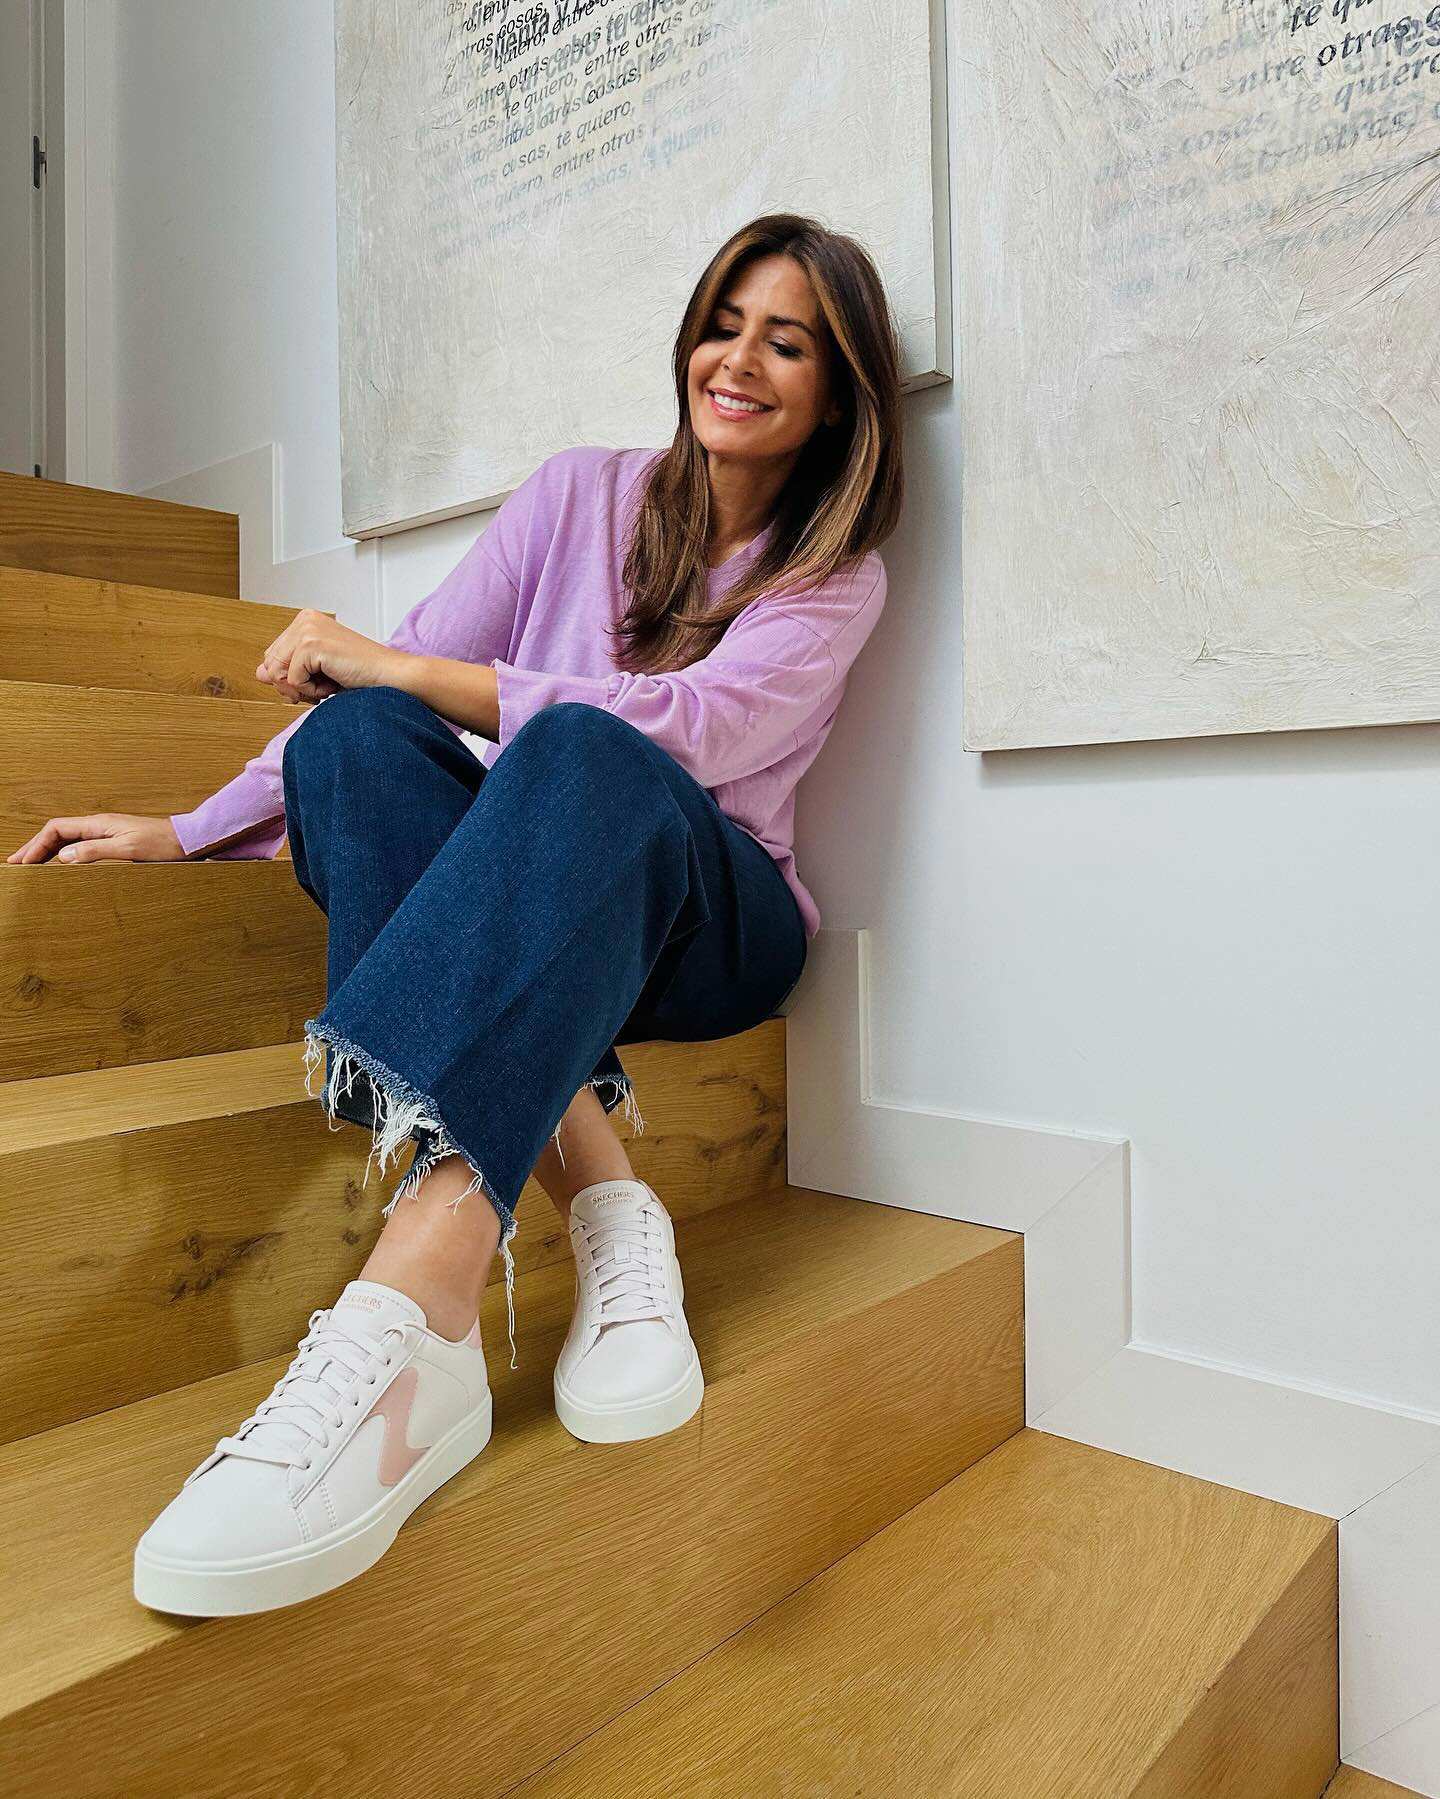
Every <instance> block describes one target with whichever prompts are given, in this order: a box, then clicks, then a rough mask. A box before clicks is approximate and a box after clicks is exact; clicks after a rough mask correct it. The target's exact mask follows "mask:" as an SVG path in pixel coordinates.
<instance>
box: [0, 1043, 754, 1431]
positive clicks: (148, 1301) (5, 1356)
mask: <svg viewBox="0 0 1440 1799" xmlns="http://www.w3.org/2000/svg"><path fill="white" fill-rule="evenodd" d="M784 1034H785V1033H784V1021H783V1019H772V1020H769V1021H767V1022H766V1023H765V1024H763V1025H760V1026H758V1027H757V1028H756V1029H754V1030H752V1031H746V1032H742V1033H740V1034H739V1035H738V1036H735V1037H731V1038H724V1039H720V1040H718V1041H716V1042H712V1043H693V1044H691V1043H685V1044H680V1043H675V1044H671V1043H645V1044H636V1045H631V1046H627V1047H626V1048H625V1050H624V1051H623V1055H624V1058H625V1064H626V1068H627V1071H628V1072H629V1073H630V1075H631V1077H632V1079H633V1080H634V1082H635V1085H636V1091H637V1093H638V1094H639V1095H640V1096H641V1098H642V1101H643V1107H642V1109H643V1111H644V1112H645V1113H647V1114H648V1116H647V1117H646V1129H645V1131H644V1132H643V1133H642V1134H641V1135H639V1136H636V1135H635V1134H634V1133H633V1132H632V1130H631V1128H630V1125H629V1124H628V1122H626V1120H625V1117H624V1114H623V1112H621V1111H616V1112H615V1113H613V1114H612V1115H611V1123H612V1125H614V1127H615V1129H616V1132H617V1134H618V1135H619V1136H620V1138H621V1139H622V1140H623V1141H624V1142H625V1143H626V1145H627V1147H628V1149H629V1152H630V1155H631V1159H632V1161H633V1162H634V1164H635V1167H636V1171H637V1172H638V1173H639V1175H640V1177H641V1178H642V1179H643V1180H648V1181H649V1182H650V1183H651V1185H652V1186H654V1188H655V1189H656V1191H657V1192H658V1193H659V1194H660V1196H661V1198H662V1200H663V1201H664V1203H665V1205H666V1208H667V1210H669V1212H670V1213H671V1216H672V1217H674V1218H677V1219H679V1218H686V1217H691V1216H694V1215H695V1214H697V1213H699V1212H702V1211H707V1210H710V1209H713V1208H714V1207H716V1206H721V1205H727V1204H730V1203H731V1202H733V1201H734V1200H736V1199H737V1198H740V1197H750V1198H759V1197H762V1196H764V1195H766V1194H777V1195H778V1194H780V1193H781V1192H782V1191H783V1188H784V1179H785V1154H784V1124H785V1104H784V1093H785V1084H784V1083H785V1066H784ZM312 1084H313V1086H314V1089H315V1094H316V1096H317V1097H314V1098H311V1097H310V1096H309V1095H307V1093H306V1090H305V1063H304V1044H303V1042H300V1041H295V1042H287V1043H283V1044H276V1045H272V1046H269V1047H266V1048H262V1049H245V1050H237V1051H233V1052H230V1053H225V1054H219V1055H208V1056H207V1055H195V1056H188V1057H185V1058H182V1059H179V1060H176V1061H162V1062H146V1063H141V1064H138V1065H135V1066H132V1067H119V1068H103V1069H95V1070H91V1071H88V1072H85V1073H79V1074H66V1075H55V1076H50V1077H48V1078H42V1079H37V1080H29V1081H11V1082H8V1083H6V1084H3V1085H0V1365H3V1366H4V1367H5V1368H6V1370H7V1372H8V1375H9V1378H8V1379H7V1380H6V1381H5V1382H4V1383H0V1442H9V1441H11V1440H13V1439H14V1438H17V1437H21V1436H25V1435H27V1434H29V1433H31V1432H35V1431H40V1430H49V1429H53V1428H54V1427H56V1426H58V1425H61V1424H66V1423H69V1422H71V1421H73V1420H75V1419H78V1418H84V1417H88V1416H90V1415H92V1414H94V1413H95V1412H99V1411H103V1410H105V1409H106V1408H107V1407H109V1406H116V1405H125V1404H129V1403H131V1402H133V1401H135V1400H138V1399H143V1398H147V1397H149V1396H150V1395H152V1394H155V1393H159V1392H164V1391H168V1390H170V1389H172V1388H175V1387H179V1386H183V1385H185V1384H187V1383H188V1382H191V1381H196V1380H201V1379H204V1378H206V1377H207V1376H210V1375H213V1374H217V1373H221V1372H223V1371H225V1370H227V1369H231V1368H236V1367H239V1366H242V1365H244V1364H245V1363H249V1362H254V1361H258V1360H260V1359H262V1358H264V1357H266V1356H272V1355H277V1354H279V1353H280V1352H281V1351H282V1350H283V1349H285V1348H286V1347H287V1345H288V1346H290V1347H292V1348H293V1345H294V1343H295V1341H296V1339H297V1337H298V1335H299V1332H298V1330H297V1323H298V1321H300V1320H302V1319H303V1318H304V1317H306V1316H308V1314H309V1311H310V1310H311V1309H312V1307H314V1306H315V1305H318V1304H322V1303H328V1299H329V1297H330V1296H333V1294H335V1293H338V1292H339V1290H340V1288H341V1287H342V1286H343V1285H344V1283H345V1282H346V1281H347V1280H349V1279H350V1278H351V1277H352V1276H353V1275H356V1274H358V1273H359V1272H360V1269H361V1268H362V1267H363V1265H364V1262H365V1259H366V1257H367V1256H368V1255H369V1253H370V1249H371V1247H372V1245H373V1244H374V1242H375V1239H376V1237H377V1236H378V1235H379V1233H380V1230H381V1228H382V1226H383V1223H384V1220H383V1218H382V1216H381V1208H382V1206H383V1205H384V1204H385V1203H386V1201H387V1200H388V1199H389V1198H390V1195H391V1194H392V1193H393V1192H394V1190H395V1188H396V1186H397V1185H398V1184H399V1182H400V1180H401V1179H402V1177H403V1175H404V1172H405V1170H406V1169H407V1168H408V1167H409V1164H410V1155H409V1153H408V1152H407V1153H406V1154H404V1155H402V1157H401V1160H400V1162H399V1164H398V1165H397V1164H392V1165H391V1166H390V1167H389V1168H388V1169H387V1170H386V1172H385V1173H384V1174H383V1175H381V1174H380V1173H379V1172H378V1170H377V1169H376V1168H375V1167H374V1166H373V1165H371V1166H370V1167H369V1169H368V1175H367V1158H368V1154H369V1148H370V1136H369V1133H367V1132H365V1131H363V1130H361V1129H360V1128H359V1127H358V1126H356V1125H352V1124H348V1123H345V1122H343V1121H342V1122H341V1123H340V1124H339V1127H338V1128H337V1129H333V1130H332V1129H331V1121H330V1120H329V1119H328V1118H327V1117H326V1115H325V1113H324V1111H323V1110H322V1108H321V1105H320V1101H319V1098H318V1095H319V1092H320V1086H321V1082H320V1079H319V1072H318V1070H317V1072H316V1075H315V1076H314V1077H313V1080H312ZM518 1213H519V1219H520V1230H519V1233H518V1234H517V1236H516V1237H515V1239H514V1242H513V1245H512V1253H513V1254H514V1257H515V1265H516V1270H517V1275H518V1276H520V1277H524V1276H525V1275H526V1274H527V1273H528V1271H530V1270H532V1269H537V1268H541V1267H547V1266H551V1265H556V1264H558V1265H562V1266H563V1267H564V1268H565V1269H566V1270H569V1269H571V1268H572V1267H573V1259H572V1254H571V1249H570V1240H569V1236H568V1234H567V1233H566V1232H565V1230H564V1229H563V1227H562V1225H561V1222H560V1216H559V1213H558V1212H557V1211H556V1209H555V1206H554V1205H553V1203H552V1202H551V1200H550V1198H549V1196H548V1195H547V1194H546V1193H545V1191H544V1189H543V1188H542V1187H541V1186H540V1184H539V1183H538V1182H537V1181H535V1180H533V1179H532V1180H530V1181H528V1182H527V1183H526V1185H525V1187H524V1189H523V1191H522V1193H521V1196H520V1204H519V1207H518ZM503 1278H504V1264H503V1262H502V1261H501V1260H500V1258H499V1257H496V1258H495V1259H494V1261H493V1262H492V1265H491V1268H490V1273H489V1279H490V1281H491V1282H496V1281H503ZM570 1278H572V1279H573V1275H572V1276H571V1277H570Z"/></svg>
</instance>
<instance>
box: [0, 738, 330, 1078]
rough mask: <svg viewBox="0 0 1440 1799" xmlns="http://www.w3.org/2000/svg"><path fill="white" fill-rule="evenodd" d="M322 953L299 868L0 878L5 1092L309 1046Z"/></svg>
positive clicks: (2, 871)
mask: <svg viewBox="0 0 1440 1799" xmlns="http://www.w3.org/2000/svg"><path fill="white" fill-rule="evenodd" d="M222 709H223V708H222ZM325 943H326V921H325V915H324V913H323V912H322V911H321V910H320V908H319V907H318V906H317V905H316V904H315V903H314V901H313V900H312V899H311V898H310V897H309V895H308V894H307V893H305V892H304V890H303V889H302V888H301V887H300V886H299V885H298V884H297V882H296V880H295V869H294V864H293V863H290V862H285V863H276V862H266V861H262V862H256V863H248V864H245V865H243V866H240V865H237V864H235V863H233V862H209V863H199V862H197V863H159V862H146V863H137V862H109V863H104V862H98V863H91V864H87V865H83V866H80V867H70V868H67V867H65V866H63V865H62V864H58V863H42V864H35V865H32V866H29V867H18V866H9V867H3V866H0V965H3V966H4V967H5V969H6V970H7V979H8V984H9V987H10V992H11V995H12V998H11V1003H10V1005H9V1007H7V1008H6V1009H5V1011H4V1012H3V1014H0V1082H3V1081H18V1080H28V1079H31V1078H33V1077H35V1076H38V1075H52V1074H67V1073H70V1072H72V1071H74V1070H79V1069H91V1068H114V1067H119V1066H122V1065H126V1064H131V1063H137V1062H156V1061H162V1060H165V1059H167V1058H170V1057H176V1056H199V1055H210V1054H214V1053H216V1052H218V1051H221V1050H231V1049H249V1048H253V1047H255V1046H256V1045H258V1044H263V1043H284V1042H289V1041H298V1040H299V1039H301V1038H302V1037H303V1036H304V1024H305V1020H306V1018H307V1017H312V1016H314V1014H315V1013H317V1012H318V1011H319V1010H320V1008H321V1007H322V1006H323V1005H324V1003H325Z"/></svg>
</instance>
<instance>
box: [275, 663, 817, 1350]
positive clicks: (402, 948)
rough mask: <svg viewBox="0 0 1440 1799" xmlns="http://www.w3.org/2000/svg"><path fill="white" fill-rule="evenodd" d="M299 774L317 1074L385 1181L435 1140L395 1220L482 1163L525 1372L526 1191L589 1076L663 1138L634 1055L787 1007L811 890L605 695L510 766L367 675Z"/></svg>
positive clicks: (308, 728)
mask: <svg viewBox="0 0 1440 1799" xmlns="http://www.w3.org/2000/svg"><path fill="white" fill-rule="evenodd" d="M282 769H283V778H284V792H285V813H286V821H287V830H288V834H289V839H290V849H291V854H292V856H293V857H294V866H295V874H296V878H297V879H298V881H299V884H300V886H301V887H302V888H303V889H304V890H305V892H306V893H308V894H309V895H310V897H311V898H312V899H313V900H314V901H315V903H316V904H317V905H318V906H320V907H321V909H322V910H323V911H324V912H325V914H326V918H327V921H328V933H329V935H328V951H327V956H328V966H327V976H328V979H327V999H326V1003H325V1006H324V1008H323V1009H322V1011H321V1012H320V1014H319V1016H318V1017H315V1018H310V1019H307V1020H306V1021H305V1053H306V1070H307V1072H306V1089H307V1091H309V1092H311V1096H312V1097H318V1098H319V1099H320V1102H321V1104H322V1106H323V1107H324V1109H325V1111H326V1112H327V1113H328V1114H329V1116H330V1117H331V1119H332V1120H333V1119H336V1118H339V1119H344V1120H346V1121H348V1122H350V1123H352V1124H356V1125H359V1126H361V1127H362V1128H365V1129H367V1130H369V1131H371V1133H372V1139H373V1140H372V1144H371V1155H370V1162H373V1161H375V1160H376V1159H377V1157H378V1162H379V1168H380V1170H381V1172H382V1173H383V1172H384V1169H385V1166H386V1160H387V1157H398V1155H399V1153H400V1150H401V1148H402V1146H403V1145H404V1144H405V1143H407V1142H412V1141H413V1143H414V1144H415V1154H414V1158H413V1160H412V1162H411V1165H410V1168H409V1171H408V1173H407V1174H406V1176H405V1179H404V1180H403V1181H402V1182H401V1184H400V1186H399V1187H398V1188H397V1190H396V1192H395V1194H394V1196H393V1198H392V1199H391V1200H390V1202H389V1204H387V1205H386V1206H385V1207H384V1211H385V1213H387V1214H388V1213H389V1212H390V1210H391V1208H392V1207H393V1206H394V1205H395V1204H396V1203H397V1202H398V1201H399V1200H401V1199H402V1198H404V1197H405V1196H406V1195H407V1194H413V1192H414V1190H415V1188H416V1187H417V1186H418V1185H419V1183H420V1182H421V1181H422V1180H423V1179H424V1177H425V1176H426V1175H427V1174H428V1173H429V1171H430V1169H431V1168H432V1167H433V1166H434V1164H435V1163H436V1162H437V1161H439V1160H440V1159H441V1158H442V1157H443V1156H447V1155H451V1154H457V1153H458V1154H459V1155H460V1156H461V1157H462V1158H463V1159H464V1161H465V1162H466V1164H467V1165H468V1167H469V1169H470V1172H471V1175H472V1177H473V1178H472V1180H471V1182H470V1185H469V1186H468V1187H467V1188H466V1190H465V1192H464V1193H462V1194H461V1195H459V1200H463V1199H464V1198H465V1197H466V1196H467V1195H468V1194H471V1193H476V1192H478V1193H483V1194H484V1196H485V1197H486V1198H487V1199H488V1200H489V1202H490V1203H491V1204H492V1205H493V1206H494V1207H495V1210H496V1211H497V1213H498V1214H499V1217H500V1226H501V1237H500V1247H501V1251H502V1253H503V1255H504V1258H505V1269H506V1273H505V1280H506V1304H507V1312H508V1319H509V1325H510V1344H511V1366H512V1367H514V1366H516V1365H517V1357H516V1353H515V1339H514V1274H515V1269H514V1260H513V1257H512V1255H511V1252H510V1239H511V1238H512V1237H513V1236H514V1234H515V1231H516V1228H517V1225H516V1218H515V1206H516V1204H517V1203H518V1201H519V1197H520V1191H521V1189H522V1187H523V1186H524V1185H525V1182H526V1180H527V1178H528V1177H529V1175H530V1173H531V1172H532V1170H533V1169H534V1166H535V1162H536V1159H537V1158H538V1157H539V1155H540V1154H541V1152H542V1151H543V1150H544V1148H545V1146H546V1143H547V1141H548V1140H549V1139H550V1138H551V1137H554V1138H555V1141H556V1144H557V1147H558V1146H559V1128H560V1121H561V1120H562V1118H563V1116H564V1114H565V1112H566V1110H567V1109H568V1107H569V1105H570V1103H571V1101H572V1100H573V1099H574V1097H575V1095H576V1093H577V1092H578V1091H579V1090H580V1089H581V1088H582V1087H584V1086H587V1085H588V1086H590V1087H591V1088H593V1089H594V1091H595V1092H596V1094H597V1096H598V1097H599V1098H600V1100H601V1103H602V1105H604V1107H605V1110H606V1111H607V1112H611V1111H613V1110H614V1109H615V1107H616V1106H617V1105H620V1104H622V1103H623V1104H624V1105H625V1106H626V1108H627V1116H628V1117H630V1118H631V1119H632V1121H633V1123H634V1125H635V1127H636V1129H637V1130H638V1129H643V1120H642V1119H641V1116H640V1113H639V1109H638V1107H637V1106H636V1105H635V1099H634V1093H633V1089H632V1086H631V1082H630V1078H629V1076H628V1075H627V1074H626V1072H625V1069H624V1065H623V1064H622V1063H621V1061H620V1058H619V1055H618V1054H617V1046H618V1045H620V1044H624V1043H637V1042H644V1041H649V1040H652V1039H663V1040H669V1041H674V1042H696V1041H701V1040H704V1039H710V1038H717V1037H726V1036H730V1035H732V1034H734V1033H736V1032H739V1031H744V1030H748V1029H750V1028H751V1027H752V1026H754V1025H756V1024H759V1023H761V1022H763V1020H765V1019H767V1018H770V1017H772V1016H774V1014H775V1012H776V1011H777V1010H778V1008H779V1007H780V1006H781V1005H782V1004H783V1003H784V1001H785V1000H786V999H787V998H788V996H789V994H790V992H791V990H792V989H793V988H794V987H795V985H796V983H797V982H798V981H799V979H800V975H801V972H802V970H803V968H804V965H805V956H806V951H807V947H808V945H807V938H806V933H805V927H804V921H803V918H802V916H801V913H800V908H799V905H798V903H797V902H796V899H795V896H794V894H793V893H792V892H791V890H790V888H789V886H788V885H787V884H786V882H785V879H784V877H783V876H782V874H781V873H780V870H779V868H778V867H777V865H776V863H775V861H774V859H773V858H772V857H771V855H770V854H769V852H768V851H767V850H765V849H764V848H763V846H762V845H761V844H760V843H759V842H758V841H757V840H756V839H755V838H754V837H752V836H751V835H750V834H749V832H747V831H745V830H744V829H743V828H742V827H741V826H740V825H738V824H736V823H735V821H734V820H733V819H731V818H730V817H729V816H728V815H727V814H726V813H724V812H722V811H721V809H720V807H719V806H718V805H717V804H716V802H715V800H714V799H713V798H712V796H711V794H710V793H709V792H708V791H707V790H706V789H705V788H704V787H702V786H701V785H700V784H699V782H698V781H697V780H696V779H695V778H694V776H692V775H691V774H690V773H689V772H688V771H687V770H686V769H684V768H682V767H681V765H680V763H679V762H678V761H676V759H675V758H674V757H673V756H672V755H670V753H669V752H668V751H666V750H664V749H662V748H661V747H660V746H659V745H658V744H656V743H654V742H652V741H651V740H650V739H649V738H648V737H646V736H645V735H644V733H643V732H641V731H639V730H637V729H636V728H635V727H634V726H633V725H630V724H628V723H626V722H625V721H624V720H623V719H620V718H617V717H616V716H615V715H614V714H613V713H609V712H606V711H604V710H603V709H602V708H600V707H598V706H590V705H586V704H584V703H581V702H572V701H565V702H561V703H557V704H554V705H550V706H546V707H544V708H543V709H542V710H541V711H539V712H537V713H535V714H534V715H533V716H532V717H531V718H530V719H528V720H527V721H526V723H525V725H524V726H523V727H522V728H521V729H520V730H519V731H518V732H517V733H516V734H515V736H514V737H513V738H512V739H511V741H510V743H509V744H508V745H507V746H506V748H505V749H504V751H503V752H502V753H501V754H500V755H499V756H498V757H497V758H496V759H495V763H494V766H493V767H491V768H488V769H487V768H486V766H485V764H484V763H483V762H481V761H480V759H479V758H478V757H477V756H476V755H475V754H474V753H473V752H472V751H471V750H470V748H469V747H468V746H467V745H466V744H465V742H464V741H463V739H462V738H460V737H459V736H458V735H457V734H456V730H455V729H454V728H452V726H451V725H449V724H448V723H447V722H446V721H445V720H444V719H443V718H441V717H440V716H439V714H438V713H436V712H435V711H434V710H433V709H432V708H431V707H430V706H428V705H427V704H426V703H425V702H424V701H422V700H420V699H418V698H416V697H415V696H414V695H413V694H409V693H406V692H404V691H403V690H402V689H400V688H397V687H363V688H348V689H345V690H343V691H342V692H339V693H335V694H332V695H330V696H329V697H328V698H327V699H324V700H321V701H319V702H317V703H316V705H315V708H314V713H313V716H311V717H309V718H307V719H306V721H305V724H304V726H303V727H302V728H301V729H300V730H298V731H296V732H295V733H294V734H293V735H292V736H291V737H290V738H289V740H288V741H287V743H286V746H285V753H284V759H283V764H282ZM322 1054H323V1055H324V1057H325V1060H326V1063H327V1069H328V1078H327V1081H326V1085H325V1087H324V1089H323V1090H322V1092H321V1093H320V1094H319V1095H318V1096H317V1095H315V1094H314V1093H313V1090H312V1089H311V1088H310V1085H309V1076H310V1072H311V1071H312V1070H313V1069H314V1067H315V1065H316V1064H317V1063H318V1061H319V1059H320V1057H321V1055H322ZM332 1128H338V1127H337V1126H334V1125H333V1124H332ZM370 1162H367V1164H366V1170H365V1179H366V1181H367V1182H368V1180H369V1174H370ZM459 1200H457V1201H456V1202H455V1203H457V1204H458V1203H459Z"/></svg>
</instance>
